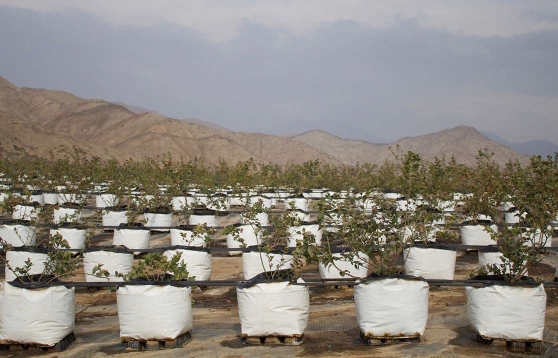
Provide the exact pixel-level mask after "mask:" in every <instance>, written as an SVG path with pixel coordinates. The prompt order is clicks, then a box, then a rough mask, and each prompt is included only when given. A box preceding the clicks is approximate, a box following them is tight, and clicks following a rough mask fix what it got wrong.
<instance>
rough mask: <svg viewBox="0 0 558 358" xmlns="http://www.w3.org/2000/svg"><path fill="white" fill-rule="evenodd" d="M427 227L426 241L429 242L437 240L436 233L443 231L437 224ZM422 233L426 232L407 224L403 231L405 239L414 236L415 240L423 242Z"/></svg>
mask: <svg viewBox="0 0 558 358" xmlns="http://www.w3.org/2000/svg"><path fill="white" fill-rule="evenodd" d="M382 219H383V218H382ZM382 219H380V220H382ZM427 228H428V232H426V233H425V234H426V241H427V242H436V235H438V233H439V232H440V231H442V229H440V227H438V226H436V225H429V226H427ZM422 235H424V233H420V232H418V231H417V230H416V229H415V228H414V227H412V226H405V228H404V231H403V240H405V241H407V240H410V239H411V238H413V236H414V239H415V242H423V239H422Z"/></svg>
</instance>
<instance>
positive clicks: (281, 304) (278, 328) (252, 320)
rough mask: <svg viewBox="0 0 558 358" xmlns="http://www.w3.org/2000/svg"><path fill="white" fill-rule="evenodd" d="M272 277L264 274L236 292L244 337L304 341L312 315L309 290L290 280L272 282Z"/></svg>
mask: <svg viewBox="0 0 558 358" xmlns="http://www.w3.org/2000/svg"><path fill="white" fill-rule="evenodd" d="M268 277H269V275H267V276H266V275H265V274H262V275H260V276H257V277H255V278H254V279H253V280H251V281H250V282H248V283H246V284H245V285H242V286H239V287H237V288H236V295H237V300H238V315H239V317H240V329H241V331H242V336H243V337H269V336H280V337H301V336H302V335H303V334H304V330H305V329H306V326H307V325H308V315H309V313H310V294H309V290H308V287H306V286H303V285H296V284H292V283H291V281H290V280H289V279H287V278H282V279H277V280H271V281H270V280H267V278H268ZM262 280H263V281H264V282H261V283H258V282H259V281H262ZM265 281H268V282H265ZM297 282H298V283H303V282H304V281H302V279H298V281H297Z"/></svg>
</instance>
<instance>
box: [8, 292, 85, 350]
mask: <svg viewBox="0 0 558 358" xmlns="http://www.w3.org/2000/svg"><path fill="white" fill-rule="evenodd" d="M0 287H1V291H0V342H6V343H7V342H18V343H21V344H26V343H35V344H41V345H46V346H53V345H55V344H56V343H58V342H59V341H61V340H62V339H63V338H64V337H66V336H67V335H69V334H70V333H72V332H73V331H74V328H75V323H74V322H75V304H74V296H75V295H74V289H73V288H71V289H69V288H66V287H64V286H53V287H48V288H41V289H23V288H17V287H13V286H11V285H10V284H7V283H5V282H2V283H1V286H0Z"/></svg>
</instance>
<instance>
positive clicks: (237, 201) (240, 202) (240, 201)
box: [231, 196, 248, 206]
mask: <svg viewBox="0 0 558 358" xmlns="http://www.w3.org/2000/svg"><path fill="white" fill-rule="evenodd" d="M247 202H248V200H247V199H246V197H244V196H243V197H240V196H231V206H244V205H246V203H247Z"/></svg>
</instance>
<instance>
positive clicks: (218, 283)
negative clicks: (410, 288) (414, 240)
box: [9, 278, 558, 289]
mask: <svg viewBox="0 0 558 358" xmlns="http://www.w3.org/2000/svg"><path fill="white" fill-rule="evenodd" d="M303 280H304V282H290V284H291V285H297V286H307V287H320V286H322V287H323V286H355V285H359V284H361V283H365V282H366V279H364V278H362V279H356V278H341V279H310V278H308V279H304V278H303ZM280 281H281V280H279V282H280ZM424 281H426V282H427V283H428V284H429V285H430V286H435V287H485V286H491V285H495V284H506V283H505V282H495V281H493V280H435V279H430V280H424ZM248 282H250V280H244V281H242V280H238V281H236V280H211V281H134V282H108V281H107V282H76V281H71V282H60V281H57V282H48V283H46V282H45V283H22V282H19V281H17V280H15V281H12V282H9V284H11V285H12V286H15V287H19V288H26V289H40V288H47V287H53V286H64V287H67V288H110V287H122V286H137V285H154V286H169V285H172V286H176V287H237V286H241V285H244V284H247V283H248ZM273 282H278V280H266V279H262V280H257V281H255V283H256V284H258V283H273ZM285 282H286V281H285ZM542 284H543V285H544V287H545V288H550V289H556V288H558V282H543V283H542ZM531 286H532V285H531Z"/></svg>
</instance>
